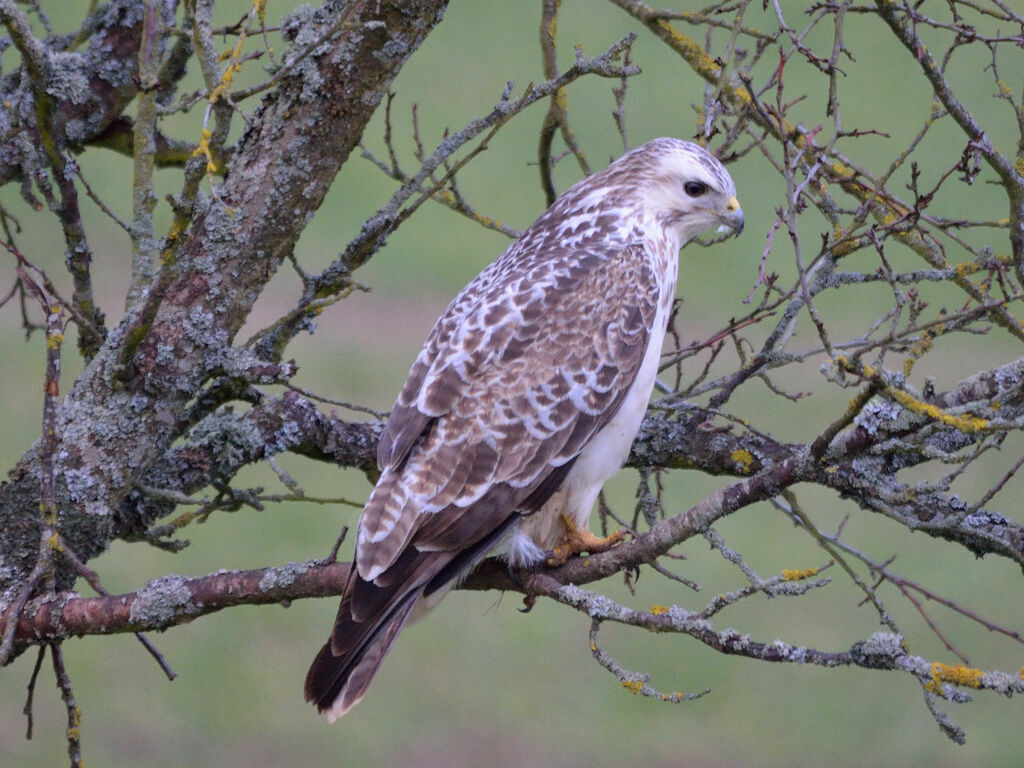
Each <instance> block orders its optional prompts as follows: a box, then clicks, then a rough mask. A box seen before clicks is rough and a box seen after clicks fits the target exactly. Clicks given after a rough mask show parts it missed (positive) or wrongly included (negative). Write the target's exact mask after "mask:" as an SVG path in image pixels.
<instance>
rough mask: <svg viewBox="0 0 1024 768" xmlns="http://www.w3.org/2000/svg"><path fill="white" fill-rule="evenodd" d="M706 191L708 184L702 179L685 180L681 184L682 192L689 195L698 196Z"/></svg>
mask: <svg viewBox="0 0 1024 768" xmlns="http://www.w3.org/2000/svg"><path fill="white" fill-rule="evenodd" d="M707 191H708V185H707V184H705V183H704V182H702V181H687V182H686V183H685V184H683V192H685V193H686V194H687V195H689V196H690V197H700V196H701V195H703V194H704V193H705V192H707Z"/></svg>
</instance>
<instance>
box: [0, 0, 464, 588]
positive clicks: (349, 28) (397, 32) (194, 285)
mask: <svg viewBox="0 0 1024 768" xmlns="http://www.w3.org/2000/svg"><path fill="white" fill-rule="evenodd" d="M122 5H125V6H126V7H127V8H128V9H131V8H132V7H133V4H131V3H123V4H122ZM445 5H446V3H444V2H426V1H423V2H416V1H410V2H358V3H343V2H329V3H327V4H325V5H324V6H323V8H322V9H320V10H318V11H316V12H310V13H308V14H307V15H306V16H304V17H302V18H300V19H298V20H296V21H295V22H293V23H294V24H295V31H294V34H295V35H296V37H297V38H299V39H300V40H303V41H313V40H316V39H317V36H318V35H320V34H322V33H323V30H324V29H326V28H328V27H333V28H336V29H338V30H339V31H338V32H337V33H336V34H335V35H333V36H329V37H328V38H327V39H326V40H325V41H324V42H323V44H322V45H320V46H319V47H318V48H317V49H316V50H315V51H313V52H312V53H311V54H310V55H309V56H307V57H306V58H305V59H304V60H303V61H301V62H300V63H299V64H297V65H296V66H294V67H293V68H292V69H291V71H290V72H288V74H287V75H285V76H284V77H282V78H281V79H280V81H279V83H278V85H277V87H276V88H275V89H274V90H273V91H272V92H271V93H270V94H268V96H267V97H266V98H265V99H264V101H263V103H262V104H261V105H260V107H259V109H258V110H257V113H256V115H255V116H254V119H253V120H252V121H251V123H250V126H251V128H250V130H248V131H247V132H246V134H245V135H244V137H243V138H242V140H241V142H240V143H239V146H238V149H237V151H236V153H235V155H234V158H233V160H232V162H231V165H230V167H229V168H228V171H227V176H226V178H225V180H224V184H223V186H222V187H220V188H219V189H220V192H221V194H220V195H219V196H218V197H216V198H213V197H211V198H206V199H203V200H200V201H199V202H198V203H197V206H198V209H197V210H196V211H195V213H194V217H193V220H194V223H193V224H192V226H191V227H190V228H189V230H188V231H187V232H186V233H183V234H182V235H180V237H181V238H183V242H182V245H181V246H180V248H178V249H177V250H176V255H175V258H174V260H173V262H172V263H168V264H165V265H164V267H163V270H164V272H165V274H164V276H163V277H162V279H161V278H158V280H157V286H156V288H155V289H154V290H153V292H152V293H150V295H149V296H148V297H147V298H146V301H145V302H139V304H140V305H141V306H138V307H136V308H135V311H134V312H131V313H130V314H129V315H128V316H127V317H126V318H125V319H124V320H123V321H122V322H121V323H120V324H119V325H118V326H117V327H115V328H113V329H112V330H111V332H110V334H109V336H108V338H107V340H106V342H105V343H104V344H103V346H102V348H101V349H100V350H99V352H98V354H97V355H96V357H95V358H94V359H93V360H92V361H91V363H90V364H89V366H88V369H87V370H86V371H85V373H84V374H83V375H82V376H81V377H79V379H78V380H77V381H76V382H75V384H74V387H73V388H72V389H71V391H70V392H69V393H68V396H67V397H66V398H65V400H64V402H63V403H62V405H61V408H60V413H59V416H58V418H59V421H58V423H59V431H60V445H59V448H58V452H57V468H56V469H57V477H58V480H59V488H60V490H59V500H60V506H61V508H62V510H63V515H62V523H63V525H62V531H63V535H64V536H65V538H66V539H67V541H68V542H69V543H70V544H71V545H72V547H73V548H74V549H75V551H76V552H78V553H79V555H80V556H81V557H84V558H91V557H94V556H95V555H96V554H98V553H99V552H101V551H103V549H105V547H106V546H107V545H108V544H109V543H110V541H111V540H112V539H113V537H114V536H116V535H117V533H118V528H119V526H118V515H117V512H118V510H122V514H121V517H122V519H121V520H120V524H121V525H126V526H131V525H133V521H132V520H130V519H123V518H124V514H125V513H124V511H123V501H124V499H125V497H126V496H127V495H128V493H129V492H130V491H131V489H132V488H133V487H134V486H135V485H136V484H138V483H139V482H140V481H141V480H142V479H143V478H144V477H145V476H146V474H147V473H148V472H149V471H151V470H152V468H153V466H154V464H155V463H156V462H157V461H158V460H159V459H160V457H161V456H163V455H164V454H165V452H166V451H167V448H168V447H169V446H170V444H171V443H172V442H173V441H174V439H175V438H177V437H179V436H180V435H181V434H182V429H183V427H185V426H187V425H186V424H184V423H183V419H184V418H185V417H186V415H187V409H188V406H189V403H190V401H192V400H193V398H195V397H196V396H197V395H198V394H199V393H200V391H201V389H202V387H203V385H204V384H205V383H206V382H208V381H210V380H211V379H212V378H213V377H215V376H216V375H217V374H218V373H219V372H221V371H223V370H224V369H225V368H229V367H232V366H233V365H234V363H235V361H233V360H229V359H226V357H227V356H229V355H230V354H231V342H232V340H233V339H234V337H235V334H236V333H237V332H238V329H239V328H240V327H241V325H242V323H243V322H244V320H245V318H246V316H247V314H248V312H249V310H250V308H251V307H252V304H253V302H254V301H255V300H256V298H257V296H259V293H260V291H261V289H262V288H263V286H264V285H265V284H266V283H267V281H268V280H269V279H270V278H271V277H272V276H273V274H274V272H275V271H276V270H277V268H278V267H279V266H280V264H281V261H282V260H283V259H284V258H285V257H286V256H287V255H288V254H289V253H290V252H291V250H292V248H293V247H294V245H295V242H296V240H297V239H298V237H299V234H300V233H301V232H302V230H303V229H304V227H305V226H306V223H307V221H308V219H309V217H310V216H312V214H313V213H314V212H315V211H316V210H317V208H318V207H319V205H320V204H321V202H322V201H323V198H324V195H325V194H326V193H327V190H328V189H329V187H330V184H331V182H332V181H333V179H334V176H335V175H336V174H337V172H338V170H339V169H340V168H341V166H342V164H343V163H344V162H345V160H346V159H347V158H348V156H349V154H350V153H351V151H352V149H353V148H354V147H355V146H357V144H358V142H359V138H360V137H361V135H362V131H363V129H364V127H365V125H366V123H367V121H369V119H370V117H371V115H372V114H373V112H374V110H375V109H376V107H377V106H378V105H379V104H380V102H381V99H382V98H383V97H384V94H385V93H386V91H387V86H388V83H390V82H391V80H392V79H393V78H394V77H395V75H396V74H397V73H398V71H399V69H400V68H401V66H402V65H403V64H404V63H405V61H406V59H407V58H408V57H409V56H410V55H411V54H412V52H413V51H415V50H416V48H417V47H418V46H419V44H420V43H421V42H422V40H423V39H424V37H425V36H426V34H427V33H428V32H429V31H430V30H431V29H433V27H434V26H435V25H436V24H437V23H439V22H440V20H441V15H442V13H443V11H444V8H445ZM113 10H114V9H113V8H112V9H111V12H113ZM136 11H137V8H136ZM125 15H127V16H128V18H131V19H133V20H134V21H135V22H136V23H137V22H138V20H139V19H138V17H139V13H138V12H136V13H134V14H128V13H127V12H125ZM118 18H122V17H121V16H118ZM339 21H340V23H339ZM118 29H119V30H121V31H120V34H121V35H122V36H124V35H127V32H125V31H124V28H123V27H119V28H118ZM130 29H134V27H131V28H130ZM128 37H131V36H130V35H128ZM119 39H120V38H119ZM132 39H134V40H135V45H136V54H137V45H138V41H137V34H136V36H135V38H132ZM125 47H127V48H130V46H127V44H125ZM119 50H120V49H119ZM124 57H125V58H124V60H125V61H127V60H130V59H131V51H130V50H128V51H127V52H125V53H124ZM133 64H134V62H133ZM129 79H130V78H129ZM124 103H125V99H124V98H123V96H122V97H118V98H114V97H113V96H110V97H107V98H104V99H102V100H101V104H102V105H107V106H109V108H110V109H112V110H114V109H117V108H123V106H124ZM115 116H116V112H115V113H114V114H108V117H109V119H107V120H104V121H97V126H98V125H99V123H102V124H103V125H106V124H109V122H110V120H112V119H113V117H115ZM76 136H77V137H78V138H79V139H81V138H83V137H84V134H76ZM124 361H128V362H127V364H125V362H124ZM256 364H258V361H256ZM128 446H130V448H127V447H128ZM38 473H39V467H38V461H37V456H36V454H35V453H34V452H30V453H28V454H26V455H25V457H24V458H23V459H22V461H21V462H20V463H19V464H18V466H17V467H15V468H14V470H12V472H11V475H10V480H9V482H7V483H4V484H3V485H2V486H0V528H3V530H5V531H6V532H8V535H7V536H5V537H4V538H3V539H2V541H0V574H2V575H3V578H2V579H0V582H2V583H3V585H4V593H3V594H4V596H5V599H4V602H6V601H7V600H9V599H10V598H11V594H12V593H11V592H10V590H12V589H16V588H17V584H18V581H19V576H24V575H25V574H27V573H28V572H29V571H31V569H32V567H33V565H32V564H33V561H34V559H35V557H36V555H37V553H38V547H37V544H38V522H37V519H36V515H35V509H36V508H37V506H38V497H39V493H38ZM57 575H58V581H59V583H60V584H62V585H65V586H67V585H69V584H70V582H71V581H73V579H74V575H73V574H72V573H71V572H69V571H68V570H66V569H63V568H62V569H61V570H60V571H59V572H58V574H57Z"/></svg>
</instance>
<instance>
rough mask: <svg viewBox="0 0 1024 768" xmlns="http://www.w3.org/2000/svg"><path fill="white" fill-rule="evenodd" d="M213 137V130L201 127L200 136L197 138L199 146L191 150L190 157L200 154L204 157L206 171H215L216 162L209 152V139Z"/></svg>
mask: <svg viewBox="0 0 1024 768" xmlns="http://www.w3.org/2000/svg"><path fill="white" fill-rule="evenodd" d="M212 137H213V131H211V130H209V129H208V128H203V132H202V134H201V138H200V139H199V146H198V147H196V148H195V149H194V150H192V157H199V156H200V155H202V156H203V157H205V158H206V172H207V173H215V172H216V171H217V164H216V163H215V162H213V154H212V153H211V152H210V139H211V138H212Z"/></svg>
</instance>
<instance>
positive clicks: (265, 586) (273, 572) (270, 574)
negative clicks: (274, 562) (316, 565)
mask: <svg viewBox="0 0 1024 768" xmlns="http://www.w3.org/2000/svg"><path fill="white" fill-rule="evenodd" d="M308 571H309V563H285V564H284V565H282V566H280V567H278V568H269V569H267V571H266V573H264V574H263V577H262V578H261V579H260V581H259V584H257V585H256V586H257V587H258V588H259V590H260V591H261V592H266V591H267V590H270V589H275V588H278V587H287V586H290V585H291V584H293V583H294V582H295V577H296V576H298V575H300V574H303V573H307V572H308Z"/></svg>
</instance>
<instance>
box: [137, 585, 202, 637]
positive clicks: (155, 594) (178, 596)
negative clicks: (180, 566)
mask: <svg viewBox="0 0 1024 768" xmlns="http://www.w3.org/2000/svg"><path fill="white" fill-rule="evenodd" d="M190 607H194V606H192V592H191V590H189V588H188V579H186V578H185V577H184V576H179V575H178V574H175V573H171V574H168V575H167V576H164V577H162V578H159V579H154V580H153V581H151V582H149V583H148V584H146V586H144V587H143V588H142V589H140V590H139V591H138V592H136V593H135V598H134V599H133V600H132V602H131V604H130V605H129V606H128V617H129V619H130V620H131V621H132V622H133V623H139V624H144V625H146V626H150V627H161V626H167V625H169V624H170V623H171V622H172V620H173V619H174V618H175V617H176V616H179V615H181V614H182V613H183V612H184V613H188V612H189V610H188V609H189V608H190ZM182 609H185V610H184V611H183V610H182Z"/></svg>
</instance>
